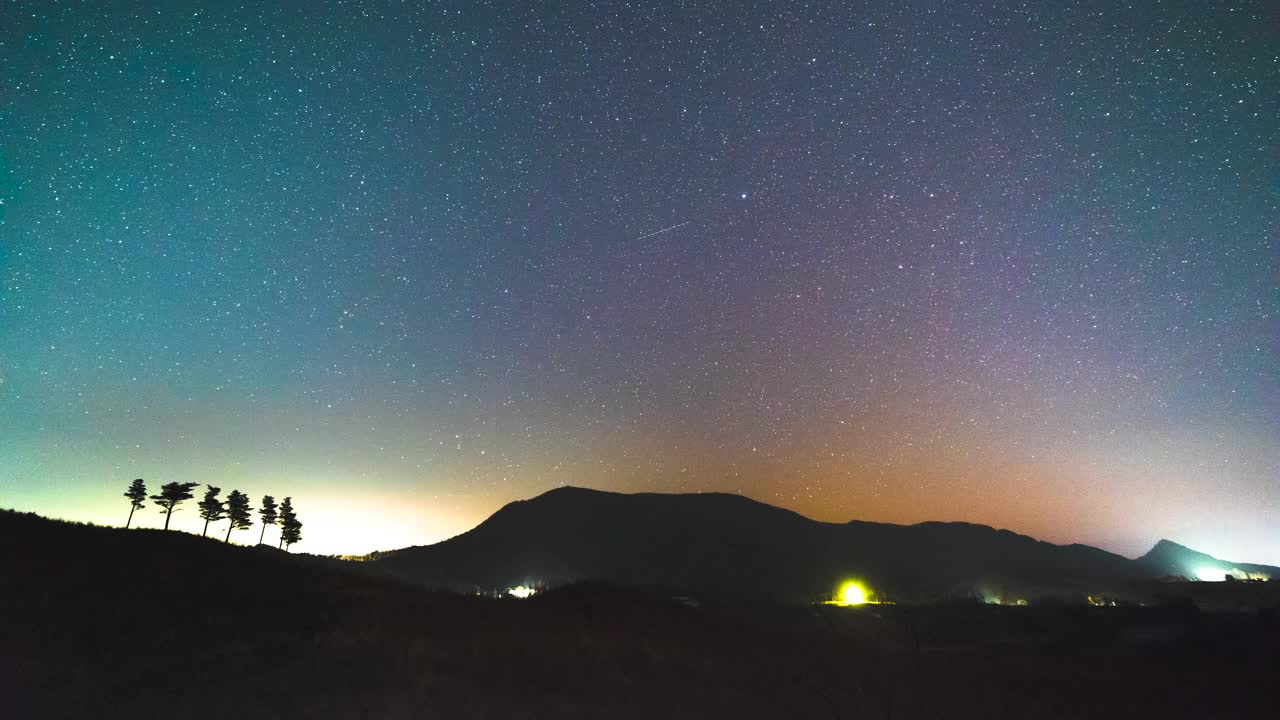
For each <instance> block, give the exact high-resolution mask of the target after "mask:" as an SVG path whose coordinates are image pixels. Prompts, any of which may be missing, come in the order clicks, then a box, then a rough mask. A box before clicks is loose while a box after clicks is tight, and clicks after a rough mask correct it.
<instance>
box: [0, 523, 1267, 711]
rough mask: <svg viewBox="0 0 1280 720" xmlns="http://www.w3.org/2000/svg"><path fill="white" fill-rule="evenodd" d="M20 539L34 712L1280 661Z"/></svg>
mask: <svg viewBox="0 0 1280 720" xmlns="http://www.w3.org/2000/svg"><path fill="white" fill-rule="evenodd" d="M573 501H576V500H573ZM712 502H713V504H714V503H715V502H716V501H715V500H714V499H713V501H712ZM733 502H735V503H738V505H737V506H738V507H739V508H740V511H741V517H738V520H736V521H735V522H746V521H747V519H749V518H757V520H758V519H759V518H761V517H767V518H774V517H782V516H778V515H776V512H777V511H776V509H770V508H768V507H767V506H759V505H758V504H756V505H750V504H742V502H749V501H738V500H735V501H733ZM520 512H523V511H520ZM783 512H785V511H783ZM801 520H803V519H802V518H801ZM792 521H794V519H793V520H792ZM970 530H972V529H970ZM0 540H2V541H3V542H4V543H5V547H6V548H8V549H9V550H8V551H7V552H5V553H3V554H0V578H3V583H0V611H3V613H4V617H5V619H6V621H7V622H5V623H4V625H3V630H0V667H3V668H4V669H5V672H4V673H0V697H3V698H4V700H5V704H4V709H5V717H15V718H36V719H38V718H88V717H92V718H104V719H111V718H129V719H130V720H136V719H139V718H172V717H181V718H192V719H197V720H198V719H203V718H225V717H235V718H240V719H242V720H257V719H259V718H261V719H266V718H291V717H306V718H351V717H377V718H384V719H387V720H397V719H400V718H404V719H406V720H407V719H408V718H421V717H448V718H464V719H465V718H492V717H512V716H514V717H522V718H597V717H615V718H650V717H668V718H706V717H734V718H772V717H794V718H833V717H834V718H839V717H896V718H908V719H910V718H936V717H956V718H970V717H972V718H983V719H984V720H986V719H989V718H991V717H1040V718H1076V717H1117V716H1125V717H1145V716H1158V717H1169V718H1175V717H1187V718H1199V717H1205V716H1222V717H1227V716H1230V717H1270V716H1271V715H1272V714H1273V713H1272V711H1273V710H1274V702H1275V698H1274V695H1273V694H1272V693H1271V691H1270V690H1269V688H1271V687H1273V686H1274V674H1275V670H1274V668H1275V667H1276V662H1277V661H1280V658H1278V657H1277V655H1276V652H1277V650H1278V649H1280V642H1278V640H1280V625H1278V624H1277V618H1276V616H1275V614H1274V612H1272V613H1266V614H1257V615H1248V614H1240V613H1232V614H1227V615H1213V614H1202V613H1199V612H1197V611H1196V610H1195V609H1194V608H1190V607H1185V606H1184V607H1169V608H1096V607H1088V606H1085V607H1074V608H1064V607H1057V608H1055V607H1049V606H1046V607H1041V608H1037V607H1029V608H1011V607H1003V606H987V605H980V604H973V603H969V604H960V605H941V606H918V607H912V606H905V605H904V606H874V607H869V608H860V609H857V608H831V607H822V606H819V607H815V608H805V607H785V606H784V607H778V606H770V607H764V606H756V607H748V608H741V607H739V608H736V609H730V608H721V609H718V610H710V609H707V608H700V609H693V608H689V607H685V606H683V605H681V604H679V603H675V602H672V601H671V600H670V599H668V598H667V597H666V596H665V595H663V594H659V593H647V592H643V591H637V590H636V589H634V588H628V587H621V586H617V585H610V584H601V583H594V584H576V585H570V586H565V587H561V588H557V589H553V590H550V591H548V592H545V593H542V594H539V595H537V596H535V597H534V598H532V599H530V600H494V599H490V598H485V597H475V596H462V595H454V594H448V593H439V592H430V591H427V590H424V589H422V588H421V587H420V586H417V585H411V584H407V583H402V582H398V581H395V580H392V579H387V578H382V577H377V576H376V575H370V574H366V573H357V572H354V571H355V570H363V571H369V570H373V571H376V570H377V567H376V566H371V565H370V564H369V563H360V564H345V563H341V562H337V561H331V560H326V559H323V558H310V557H305V556H297V555H289V554H286V553H283V552H280V551H277V550H275V549H272V548H266V547H256V548H253V547H237V546H232V545H226V544H224V543H222V542H220V541H217V540H207V539H202V538H199V537H195V536H192V535H187V534H184V533H180V532H163V531H157V530H122V529H116V528H103V527H94V526H88V525H78V524H73V523H65V522H57V521H51V520H47V519H44V518H40V517H37V516H34V515H29V514H28V515H24V514H18V513H12V512H5V511H0ZM1216 585H1218V586H1225V585H1229V583H1216ZM1237 585H1241V586H1243V584H1241V583H1237Z"/></svg>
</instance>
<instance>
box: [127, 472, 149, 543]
mask: <svg viewBox="0 0 1280 720" xmlns="http://www.w3.org/2000/svg"><path fill="white" fill-rule="evenodd" d="M124 496H125V497H127V498H129V519H128V520H126V521H125V523H124V527H125V529H126V530H127V529H128V528H129V526H130V525H131V524H133V511H134V510H141V509H142V508H143V506H145V505H146V504H147V484H146V483H144V482H142V478H138V479H137V480H134V481H133V484H132V485H130V486H129V489H128V490H125V491H124Z"/></svg>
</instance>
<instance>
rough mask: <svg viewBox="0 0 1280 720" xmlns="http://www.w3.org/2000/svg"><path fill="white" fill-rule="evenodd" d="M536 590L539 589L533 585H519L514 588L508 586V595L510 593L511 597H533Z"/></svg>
mask: <svg viewBox="0 0 1280 720" xmlns="http://www.w3.org/2000/svg"><path fill="white" fill-rule="evenodd" d="M536 592H538V591H537V590H534V589H533V588H531V587H525V586H524V585H517V586H515V587H513V588H507V594H508V595H510V596H511V597H518V598H520V599H521V600H523V599H525V598H527V597H533V595H534V593H536Z"/></svg>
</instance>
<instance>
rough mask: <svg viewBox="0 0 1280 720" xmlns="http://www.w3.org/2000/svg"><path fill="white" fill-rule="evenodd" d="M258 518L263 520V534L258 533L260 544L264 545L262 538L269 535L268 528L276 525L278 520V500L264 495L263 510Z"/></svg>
mask: <svg viewBox="0 0 1280 720" xmlns="http://www.w3.org/2000/svg"><path fill="white" fill-rule="evenodd" d="M258 516H259V517H261V518H262V532H260V533H258V544H259V545H261V544H262V538H264V537H266V535H267V526H268V525H275V524H276V518H277V517H278V516H277V515H276V499H275V498H273V497H271V496H270V495H264V496H263V498H262V509H261V510H259V511H258Z"/></svg>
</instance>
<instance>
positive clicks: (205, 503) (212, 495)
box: [198, 485, 227, 537]
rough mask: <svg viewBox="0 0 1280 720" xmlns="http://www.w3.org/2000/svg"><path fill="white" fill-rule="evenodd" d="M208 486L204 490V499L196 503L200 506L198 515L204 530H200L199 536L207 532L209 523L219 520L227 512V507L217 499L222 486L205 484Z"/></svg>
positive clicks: (203, 535)
mask: <svg viewBox="0 0 1280 720" xmlns="http://www.w3.org/2000/svg"><path fill="white" fill-rule="evenodd" d="M205 487H207V488H209V489H208V490H205V491H204V499H203V500H201V501H200V502H199V503H198V506H199V508H200V517H201V518H202V519H203V520H204V530H201V531H200V537H205V536H206V535H208V534H209V523H211V522H217V521H219V520H221V519H222V518H223V517H225V516H226V514H227V508H226V506H225V505H223V504H222V501H221V500H219V499H218V493H220V492H222V488H220V487H214V486H212V485H205Z"/></svg>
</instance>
